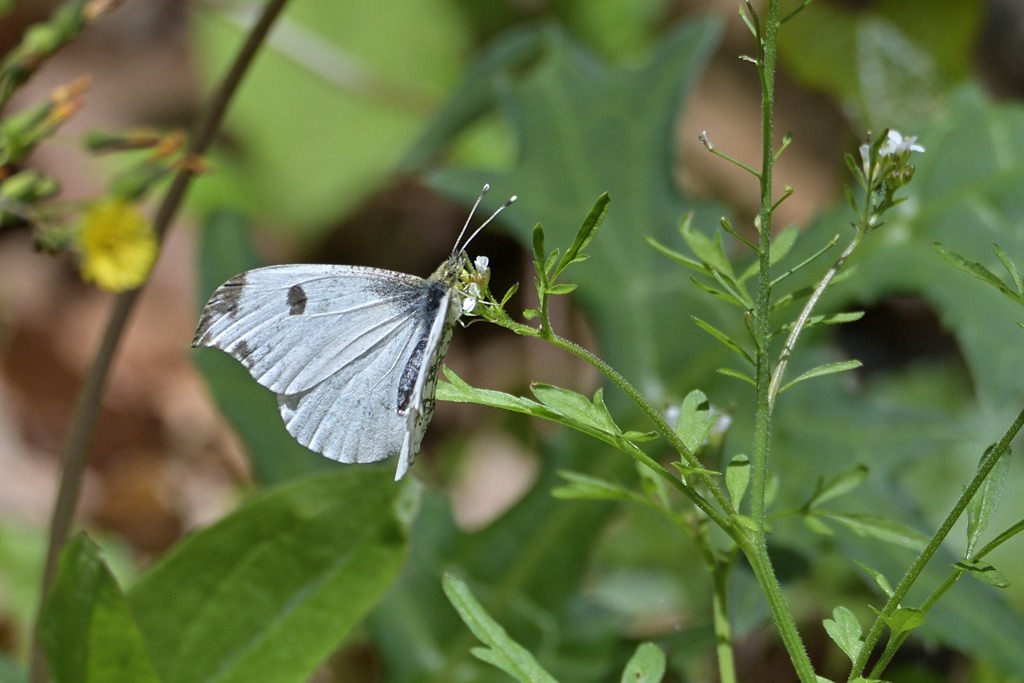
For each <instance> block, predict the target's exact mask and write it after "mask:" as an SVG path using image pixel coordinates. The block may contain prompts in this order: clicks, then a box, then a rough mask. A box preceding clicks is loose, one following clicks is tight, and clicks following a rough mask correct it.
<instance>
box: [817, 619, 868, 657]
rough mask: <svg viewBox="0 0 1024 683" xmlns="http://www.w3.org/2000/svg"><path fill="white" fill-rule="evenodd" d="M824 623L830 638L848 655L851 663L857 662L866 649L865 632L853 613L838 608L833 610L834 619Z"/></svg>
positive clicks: (826, 620)
mask: <svg viewBox="0 0 1024 683" xmlns="http://www.w3.org/2000/svg"><path fill="white" fill-rule="evenodd" d="M822 623H823V624H824V625H825V632H826V633H828V636H829V638H831V639H832V640H833V642H835V644H836V645H838V646H839V649H840V650H842V651H843V652H845V653H846V656H847V657H849V658H850V661H851V662H853V661H856V659H857V657H858V655H860V651H861V648H863V647H864V636H863V633H864V632H863V630H862V629H861V626H860V622H859V621H857V617H855V616H854V615H853V612H851V611H850V610H848V609H847V608H845V607H836V608H835V609H834V610H832V618H831V619H825V620H824V621H823V622H822Z"/></svg>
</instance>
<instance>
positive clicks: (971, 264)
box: [932, 242, 1015, 296]
mask: <svg viewBox="0 0 1024 683" xmlns="http://www.w3.org/2000/svg"><path fill="white" fill-rule="evenodd" d="M932 247H933V248H934V249H935V251H937V252H938V254H939V256H941V257H942V258H943V260H944V261H946V263H948V264H950V265H951V266H953V267H954V268H956V269H958V270H962V271H963V272H965V273H967V274H968V275H973V276H974V277H976V278H978V279H979V280H981V281H982V282H984V283H986V284H990V285H992V286H993V287H995V288H996V289H998V290H999V291H1001V292H1003V293H1004V294H1008V295H1010V296H1015V295H1014V293H1013V292H1012V291H1010V289H1009V288H1008V287H1007V286H1006V284H1005V283H1004V282H1003V281H1002V280H1000V279H999V278H998V277H996V276H995V274H994V273H993V272H992V271H991V270H989V269H988V268H986V267H985V266H983V265H981V264H980V263H978V262H977V261H968V260H967V259H965V258H964V257H963V256H960V254H957V253H956V252H955V251H953V250H952V249H949V248H948V247H946V246H944V245H943V244H941V243H940V242H932Z"/></svg>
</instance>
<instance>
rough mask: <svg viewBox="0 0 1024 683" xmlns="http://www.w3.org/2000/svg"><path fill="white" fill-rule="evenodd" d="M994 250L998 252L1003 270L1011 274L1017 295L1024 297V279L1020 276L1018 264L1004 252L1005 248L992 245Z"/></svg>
mask: <svg viewBox="0 0 1024 683" xmlns="http://www.w3.org/2000/svg"><path fill="white" fill-rule="evenodd" d="M992 250H993V251H994V252H996V256H998V257H999V260H1000V261H1001V262H1002V264H1003V268H1006V272H1007V273H1009V274H1010V279H1011V280H1013V285H1014V286H1015V287H1016V288H1017V293H1018V294H1020V295H1021V296H1024V277H1022V276H1021V274H1020V269H1019V268H1017V264H1016V263H1014V262H1013V259H1011V258H1010V256H1009V254H1007V253H1006V252H1005V251H1003V248H1002V247H1000V246H999V245H998V244H996V243H994V242H993V243H992Z"/></svg>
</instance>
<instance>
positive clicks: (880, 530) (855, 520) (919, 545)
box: [815, 510, 928, 552]
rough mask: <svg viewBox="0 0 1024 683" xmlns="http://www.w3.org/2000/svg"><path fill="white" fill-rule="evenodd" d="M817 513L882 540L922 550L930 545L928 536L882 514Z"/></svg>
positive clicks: (855, 530) (816, 512) (855, 531)
mask: <svg viewBox="0 0 1024 683" xmlns="http://www.w3.org/2000/svg"><path fill="white" fill-rule="evenodd" d="M815 514H817V515H820V516H822V517H827V518H828V519H834V520H835V521H837V522H839V523H841V524H843V525H844V526H846V527H847V528H848V529H850V530H851V531H853V532H854V533H856V534H857V535H859V536H870V537H871V538H877V539H879V540H881V541H886V542H888V543H893V544H895V545H899V546H903V547H904V548H909V549H910V550H916V551H919V552H920V551H921V550H924V548H925V546H926V545H928V537H927V536H925V535H924V534H922V533H920V532H918V531H915V530H914V529H911V528H910V527H908V526H906V525H904V524H900V523H899V522H895V521H893V520H891V519H886V518H885V517H882V516H880V515H869V514H847V513H843V512H826V511H824V510H817V511H815Z"/></svg>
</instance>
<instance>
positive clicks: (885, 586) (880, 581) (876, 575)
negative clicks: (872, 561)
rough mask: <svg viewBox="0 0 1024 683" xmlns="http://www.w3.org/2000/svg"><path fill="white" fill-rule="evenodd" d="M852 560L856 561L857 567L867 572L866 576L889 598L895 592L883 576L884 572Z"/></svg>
mask: <svg viewBox="0 0 1024 683" xmlns="http://www.w3.org/2000/svg"><path fill="white" fill-rule="evenodd" d="M854 562H856V563H857V566H858V567H860V568H861V569H863V570H864V571H865V572H867V574H868V576H870V577H871V578H872V579H874V581H875V585H876V586H878V587H879V588H881V589H882V592H883V593H885V595H886V596H887V597H890V598H891V597H892V596H893V595H894V594H895V591H893V589H892V586H891V585H890V584H889V579H887V578H885V574H883V573H882V572H880V571H875V570H874V569H872V568H871V567H869V566H867V565H866V564H864V563H863V562H861V561H860V560H854Z"/></svg>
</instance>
